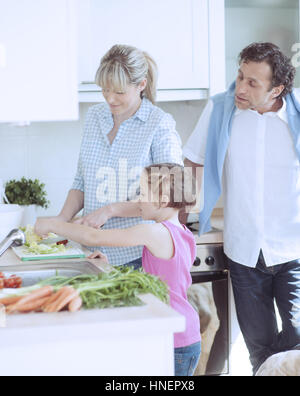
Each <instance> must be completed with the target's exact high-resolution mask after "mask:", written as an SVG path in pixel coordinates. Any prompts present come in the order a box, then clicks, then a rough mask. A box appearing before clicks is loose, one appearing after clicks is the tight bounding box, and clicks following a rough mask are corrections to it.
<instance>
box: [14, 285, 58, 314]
mask: <svg viewBox="0 0 300 396" xmlns="http://www.w3.org/2000/svg"><path fill="white" fill-rule="evenodd" d="M52 292H53V287H52V286H44V287H41V288H40V289H38V290H35V291H33V292H31V293H30V294H27V295H26V296H24V297H22V298H21V299H20V300H19V301H18V302H17V303H16V304H15V305H16V308H17V309H16V310H18V307H19V306H21V305H24V304H27V303H31V302H33V301H34V300H38V299H40V298H42V297H49V296H50V295H51V294H52Z"/></svg>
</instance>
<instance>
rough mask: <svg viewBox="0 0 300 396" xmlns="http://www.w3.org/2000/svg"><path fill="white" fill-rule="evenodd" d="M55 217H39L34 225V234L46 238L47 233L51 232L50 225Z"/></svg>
mask: <svg viewBox="0 0 300 396" xmlns="http://www.w3.org/2000/svg"><path fill="white" fill-rule="evenodd" d="M55 220H56V218H55V217H39V218H38V219H37V221H36V223H35V225H34V232H35V233H36V234H37V235H39V236H41V237H42V238H47V236H48V234H49V232H51V231H52V223H53V221H55Z"/></svg>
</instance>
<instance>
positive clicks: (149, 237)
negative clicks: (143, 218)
mask: <svg viewBox="0 0 300 396" xmlns="http://www.w3.org/2000/svg"><path fill="white" fill-rule="evenodd" d="M152 226H153V225H152V224H138V225H136V226H134V227H130V228H125V229H111V230H99V229H98V230H96V229H94V228H91V227H88V226H85V225H81V224H73V223H65V222H63V221H61V220H59V219H57V218H50V219H49V218H48V219H47V218H45V219H43V218H39V219H38V220H37V222H36V224H35V232H36V233H37V234H38V235H41V236H44V235H47V234H48V233H49V232H54V233H55V234H58V235H61V236H64V237H66V238H68V239H71V240H72V241H75V242H79V243H81V244H82V245H86V246H139V245H146V246H147V245H148V246H149V245H152V241H153V239H154V237H155V233H153V230H152Z"/></svg>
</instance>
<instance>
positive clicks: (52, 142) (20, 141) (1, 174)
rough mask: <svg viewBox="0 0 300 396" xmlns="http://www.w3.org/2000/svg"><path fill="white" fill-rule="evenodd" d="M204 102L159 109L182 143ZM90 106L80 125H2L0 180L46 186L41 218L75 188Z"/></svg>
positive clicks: (82, 106) (163, 105)
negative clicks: (173, 123) (25, 180)
mask: <svg viewBox="0 0 300 396" xmlns="http://www.w3.org/2000/svg"><path fill="white" fill-rule="evenodd" d="M204 105H205V101H187V102H168V103H159V106H160V107H161V108H162V109H163V110H165V111H167V112H169V113H171V114H172V115H173V117H174V119H175V120H176V123H177V130H178V132H179V133H180V135H181V138H182V141H183V143H185V142H186V140H187V138H188V136H189V135H190V134H191V132H192V131H193V128H194V126H195V124H196V122H197V120H198V117H199V116H200V114H201V111H202V109H203V107H204ZM89 106H91V104H87V103H85V104H80V119H79V121H77V122H52V123H50V122H46V123H32V124H31V125H29V126H26V127H17V126H12V125H8V124H0V179H3V180H4V181H8V180H10V179H12V178H15V179H20V178H21V177H22V176H25V177H27V178H38V179H39V180H40V181H42V182H43V183H45V185H46V190H47V193H48V199H49V200H50V202H51V205H50V207H49V209H48V210H41V209H39V211H38V214H39V215H42V216H44V215H49V216H52V215H55V214H57V213H58V212H59V211H60V209H61V207H62V205H63V203H64V200H65V198H66V196H67V192H68V190H69V189H70V186H71V184H72V181H73V178H74V175H75V172H76V167H77V159H78V154H79V148H80V143H81V137H82V131H83V122H84V118H85V115H86V112H87V109H88V108H89Z"/></svg>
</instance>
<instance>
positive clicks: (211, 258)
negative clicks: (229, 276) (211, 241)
mask: <svg viewBox="0 0 300 396" xmlns="http://www.w3.org/2000/svg"><path fill="white" fill-rule="evenodd" d="M205 263H206V264H207V265H214V264H215V259H214V258H213V257H212V256H208V257H206V259H205Z"/></svg>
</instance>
